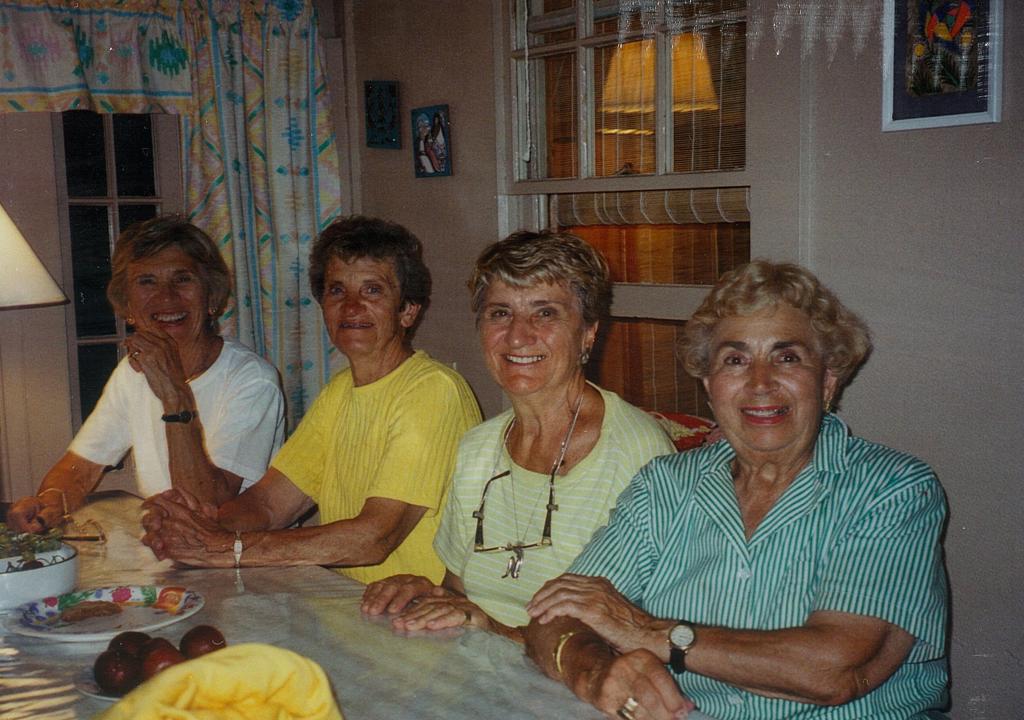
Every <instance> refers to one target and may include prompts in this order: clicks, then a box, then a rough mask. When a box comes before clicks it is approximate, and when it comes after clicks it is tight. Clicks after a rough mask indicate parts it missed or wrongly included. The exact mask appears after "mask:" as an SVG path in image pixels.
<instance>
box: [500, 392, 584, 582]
mask: <svg viewBox="0 0 1024 720" xmlns="http://www.w3.org/2000/svg"><path fill="white" fill-rule="evenodd" d="M585 392H586V386H585V385H584V386H583V390H581V391H580V396H579V398H578V399H577V400H576V407H575V408H574V409H573V413H572V420H571V421H570V422H569V429H568V430H566V432H565V437H563V438H562V444H561V445H560V446H559V448H558V457H557V458H556V459H555V462H554V463H553V464H552V465H551V475H550V478H549V480H548V485H549V495H550V491H551V488H552V487H553V486H554V484H555V474H556V473H557V472H558V468H560V467H561V466H562V463H563V462H564V461H565V454H566V453H567V452H568V451H569V443H570V442H572V435H573V432H575V430H576V422H577V421H578V420H579V417H580V409H581V408H582V407H583V395H584V394H585ZM515 424H516V418H515V416H514V415H513V417H512V422H511V423H509V426H508V430H506V431H505V437H504V439H503V440H502V446H503V447H504V448H505V450H506V451H508V438H509V435H511V434H512V428H513V427H514V426H515ZM511 457H512V453H511V452H509V458H511ZM509 482H511V483H512V522H513V524H514V525H515V534H516V537H517V541H516V542H515V543H509V544H508V547H509V548H510V549H514V548H517V547H518V548H520V550H519V552H518V553H517V555H519V556H520V558H519V564H520V565H522V557H521V555H522V549H521V548H522V546H523V543H524V542H525V540H526V533H527V532H529V530H530V526H531V525H533V519H534V518H535V517H536V516H537V509H538V508H539V507H540V505H541V501H542V500H543V499H544V494H543V493H541V494H540V496H539V497H538V499H537V501H536V503H535V504H534V506H533V512H531V513H530V519H529V522H528V523H526V527H525V528H524V529H523V532H522V533H520V532H519V513H518V511H517V508H516V482H515V478H514V476H512V474H511V473H510V474H509ZM516 575H518V572H517V573H516Z"/></svg>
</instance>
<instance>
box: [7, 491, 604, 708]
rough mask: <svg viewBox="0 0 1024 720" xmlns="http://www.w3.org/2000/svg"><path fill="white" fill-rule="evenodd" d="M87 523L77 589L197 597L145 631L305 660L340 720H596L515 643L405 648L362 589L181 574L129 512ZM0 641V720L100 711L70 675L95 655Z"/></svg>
mask: <svg viewBox="0 0 1024 720" xmlns="http://www.w3.org/2000/svg"><path fill="white" fill-rule="evenodd" d="M76 519H78V520H79V521H82V520H86V519H96V520H98V521H99V522H100V523H101V524H102V526H103V528H104V531H105V532H106V534H107V538H108V541H107V543H106V545H103V546H100V545H97V544H95V543H78V547H79V550H80V556H81V568H80V574H79V584H78V587H79V588H81V589H84V588H93V587H105V586H111V585H143V584H154V585H167V584H171V585H183V586H185V587H187V588H189V589H193V590H196V591H198V592H200V593H202V595H203V596H204V598H205V600H206V605H205V607H204V608H203V609H202V610H201V611H200V612H198V613H197V614H195V615H193V616H191V617H189V618H187V619H185V620H183V621H181V622H179V623H175V624H174V625H170V626H168V627H165V628H162V629H160V630H157V631H155V632H154V633H153V634H154V635H157V636H163V637H168V638H169V639H171V640H172V641H176V640H177V639H178V638H180V637H181V635H182V634H183V633H184V632H185V631H186V630H187V629H188V628H190V627H193V626H194V625H200V624H211V625H215V626H216V627H218V628H220V629H221V631H222V632H223V633H224V635H225V636H226V638H227V640H228V642H229V643H231V644H238V643H243V642H263V643H270V644H272V645H277V646H279V647H284V648H288V649H290V650H294V651H296V652H299V653H301V654H303V655H306V656H308V657H310V658H312V659H313V660H315V661H316V662H318V663H320V665H321V666H322V667H323V668H324V670H325V671H326V673H327V676H328V677H329V678H330V679H331V681H332V683H333V686H334V690H335V692H336V694H337V697H338V700H339V704H340V706H341V708H342V712H343V713H344V715H345V717H346V720H369V719H374V720H377V719H381V720H383V719H384V718H387V719H388V720H404V719H408V720H414V719H415V720H421V719H423V718H444V719H445V720H463V719H464V720H483V719H485V718H494V717H501V718H502V719H503V720H519V719H524V720H525V719H528V718H599V717H601V714H600V713H599V712H597V711H596V710H595V709H594V708H592V707H590V706H589V705H586V704H584V703H582V702H580V701H579V700H577V699H576V698H575V697H574V696H573V695H572V693H571V692H570V691H569V690H568V689H567V688H565V687H563V686H562V685H560V684H558V683H555V682H553V681H551V680H549V679H548V678H546V677H545V676H544V675H543V674H542V673H541V672H540V671H539V670H537V669H536V667H534V666H533V664H532V663H531V662H530V661H529V660H527V659H526V658H525V657H524V656H523V653H522V648H521V647H520V646H518V645H516V644H515V643H513V642H511V641H509V640H505V639H503V638H500V637H497V636H495V635H492V634H490V633H486V632H480V631H463V630H457V631H453V632H452V633H449V634H445V635H439V634H437V633H434V634H424V635H420V636H413V637H404V636H399V635H396V634H395V633H393V632H392V630H391V627H390V625H389V624H388V623H387V622H386V621H385V620H381V619H378V618H368V617H364V616H363V615H362V614H361V613H360V611H359V598H360V596H361V594H362V586H361V585H360V584H358V583H356V582H354V581H352V580H349V579H347V578H344V577H342V576H340V575H338V574H337V573H334V572H332V571H330V570H326V569H324V568H320V567H296V568H253V569H245V570H242V571H241V572H240V573H239V577H240V580H241V582H237V580H238V579H239V578H238V577H236V573H235V571H234V570H182V569H177V568H174V567H173V566H172V565H171V563H170V562H168V561H164V562H157V561H156V560H155V559H154V558H153V556H152V554H151V553H150V552H149V550H148V549H147V548H146V547H144V546H143V545H142V544H141V543H139V541H138V537H139V536H140V535H141V527H140V526H139V501H138V500H137V499H135V498H131V497H130V496H125V495H121V494H118V495H114V496H106V497H103V498H101V499H98V500H96V501H94V502H92V503H90V504H89V505H87V506H86V507H85V508H82V509H81V510H80V511H79V512H78V513H76ZM0 632H2V635H0V718H5V720H16V719H19V718H40V717H52V718H85V717H91V716H92V715H94V714H95V713H97V712H99V711H101V710H103V709H104V708H105V707H107V704H106V703H104V702H103V701H101V700H96V699H91V698H88V697H86V696H84V695H82V694H80V693H79V692H78V691H77V690H76V689H75V686H74V682H73V681H74V678H75V676H76V674H79V673H82V672H83V671H86V670H88V669H89V668H91V666H92V663H93V661H94V659H95V657H96V655H97V654H98V653H100V652H101V651H102V650H104V649H105V643H102V642H100V643H67V642H59V641H53V640H48V639H37V638H32V637H25V636H22V635H17V634H14V633H11V632H9V631H8V630H6V629H4V630H2V631H0Z"/></svg>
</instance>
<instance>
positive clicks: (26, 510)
mask: <svg viewBox="0 0 1024 720" xmlns="http://www.w3.org/2000/svg"><path fill="white" fill-rule="evenodd" d="M63 516H64V511H63V508H61V507H60V506H55V505H49V504H47V503H44V502H43V501H42V499H40V498H39V497H38V496H36V495H30V496H28V497H23V498H22V499H21V500H18V501H17V502H16V503H14V504H13V505H11V507H10V508H8V510H7V526H8V527H9V528H10V529H11V530H14V531H15V532H25V533H39V532H46V531H47V530H49V529H50V528H52V527H57V526H58V525H60V522H61V519H62V518H63Z"/></svg>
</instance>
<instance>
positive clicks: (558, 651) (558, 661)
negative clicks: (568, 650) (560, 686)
mask: <svg viewBox="0 0 1024 720" xmlns="http://www.w3.org/2000/svg"><path fill="white" fill-rule="evenodd" d="M579 632H580V631H579V630H570V631H569V632H567V633H562V635H561V636H560V637H559V638H558V644H557V645H555V652H554V658H555V671H556V672H557V673H558V677H559V678H561V677H562V650H564V649H565V645H566V643H568V642H569V640H570V639H572V636H573V635H578V634H579Z"/></svg>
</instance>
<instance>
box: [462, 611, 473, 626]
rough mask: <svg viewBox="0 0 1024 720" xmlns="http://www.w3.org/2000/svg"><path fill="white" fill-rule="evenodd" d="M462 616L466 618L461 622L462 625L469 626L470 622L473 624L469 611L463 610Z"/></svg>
mask: <svg viewBox="0 0 1024 720" xmlns="http://www.w3.org/2000/svg"><path fill="white" fill-rule="evenodd" d="M462 614H463V615H465V616H466V619H465V620H463V622H462V624H463V625H469V624H470V623H471V622H473V616H472V615H470V614H469V610H466V609H465V608H463V609H462Z"/></svg>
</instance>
